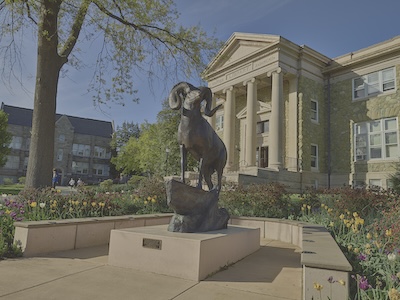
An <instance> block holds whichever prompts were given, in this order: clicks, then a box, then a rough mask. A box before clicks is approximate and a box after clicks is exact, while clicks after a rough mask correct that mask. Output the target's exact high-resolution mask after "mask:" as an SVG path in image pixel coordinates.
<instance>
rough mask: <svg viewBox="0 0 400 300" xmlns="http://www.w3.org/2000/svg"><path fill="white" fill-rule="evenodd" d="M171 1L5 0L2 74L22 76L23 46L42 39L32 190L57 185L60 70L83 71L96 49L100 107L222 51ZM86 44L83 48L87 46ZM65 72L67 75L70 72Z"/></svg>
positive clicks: (187, 73) (1, 4)
mask: <svg viewBox="0 0 400 300" xmlns="http://www.w3.org/2000/svg"><path fill="white" fill-rule="evenodd" d="M178 18H179V13H178V12H177V10H176V6H175V4H174V2H173V1H171V0H121V1H115V0H0V58H3V64H1V65H0V74H2V78H3V81H6V82H7V81H9V80H11V79H12V78H13V77H17V79H19V78H18V75H15V74H19V73H20V72H23V65H22V62H21V61H20V60H19V59H20V56H21V51H20V50H21V47H23V43H22V42H19V41H20V40H21V38H22V37H24V36H25V35H26V33H27V32H29V31H27V28H33V31H34V33H35V34H36V37H37V47H38V49H37V53H38V56H37V70H36V86H35V96H34V113H33V119H32V136H31V143H30V152H29V163H28V170H27V176H26V185H25V186H26V187H42V186H46V185H47V186H48V185H50V183H51V170H52V168H53V161H51V160H49V159H48V158H49V157H53V156H54V131H55V111H56V99H57V86H58V81H59V76H60V72H61V70H62V68H63V67H64V66H65V65H66V64H68V65H69V66H72V67H81V66H84V65H85V63H86V61H85V60H84V58H83V56H82V55H81V54H83V52H84V51H83V50H82V51H80V50H81V49H83V48H79V47H78V46H77V45H78V44H79V45H81V46H83V45H93V46H94V48H95V49H96V50H97V54H94V55H93V53H91V57H96V62H95V64H96V68H95V72H94V76H93V80H92V83H91V86H90V89H91V91H92V92H93V99H94V101H95V103H104V102H107V101H110V100H111V101H115V102H119V103H123V102H124V100H125V99H127V98H129V97H131V98H132V99H133V100H137V99H136V98H135V92H136V88H135V85H134V82H133V81H134V78H135V75H136V74H138V73H141V74H144V75H145V76H146V77H148V78H149V80H150V81H151V80H160V81H161V82H163V83H168V84H169V82H168V81H174V82H176V81H178V80H179V81H181V80H182V79H185V78H190V77H191V76H192V75H198V74H200V72H201V71H202V70H203V69H204V67H205V65H206V63H207V62H209V61H210V59H211V57H214V56H215V54H216V51H217V50H218V49H219V47H220V45H221V44H220V42H219V41H218V40H217V39H215V38H214V37H210V36H208V35H207V34H206V33H205V32H204V31H203V30H202V29H201V28H200V27H199V26H194V27H189V28H184V27H182V26H179V25H178ZM85 41H86V43H82V42H85ZM64 70H65V69H64Z"/></svg>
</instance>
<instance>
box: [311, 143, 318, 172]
mask: <svg viewBox="0 0 400 300" xmlns="http://www.w3.org/2000/svg"><path fill="white" fill-rule="evenodd" d="M311 169H314V170H316V169H318V145H311Z"/></svg>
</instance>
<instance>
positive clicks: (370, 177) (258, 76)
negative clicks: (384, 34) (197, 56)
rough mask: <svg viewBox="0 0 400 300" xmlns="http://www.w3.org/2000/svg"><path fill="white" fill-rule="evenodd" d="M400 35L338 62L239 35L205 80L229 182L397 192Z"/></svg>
mask: <svg viewBox="0 0 400 300" xmlns="http://www.w3.org/2000/svg"><path fill="white" fill-rule="evenodd" d="M399 69H400V37H395V38H393V39H391V40H389V41H385V42H382V43H380V44H377V45H373V46H370V47H368V48H365V49H361V50H359V51H355V52H352V53H349V54H345V55H343V56H340V57H337V58H329V57H327V56H325V55H323V54H321V53H319V52H317V51H315V50H313V49H311V48H309V47H307V46H305V45H302V46H300V45H297V44H295V43H292V42H291V41H289V40H287V39H285V38H283V37H281V36H276V35H266V34H249V33H234V34H233V35H232V36H231V37H230V38H229V40H228V41H227V42H226V43H225V45H224V46H223V48H222V49H221V50H220V51H219V53H218V54H217V56H216V57H215V58H214V59H213V60H212V61H211V62H210V64H209V65H208V66H207V68H206V70H205V71H204V73H203V77H204V78H205V80H206V81H207V82H208V86H209V87H210V88H211V90H212V91H213V94H214V100H215V104H216V105H218V104H220V103H223V106H222V108H221V109H220V110H219V111H218V112H217V113H216V114H215V115H214V117H213V118H211V119H210V120H209V121H210V123H211V124H212V125H213V126H214V128H215V129H216V131H217V133H218V134H219V135H220V136H221V137H222V139H223V141H224V142H225V145H226V147H227V151H228V162H227V166H226V171H225V175H226V178H227V180H233V181H238V182H240V183H248V182H271V181H278V182H281V183H283V184H286V185H287V186H288V188H289V189H291V190H292V191H301V190H304V189H305V188H306V187H309V186H314V187H334V186H343V185H374V186H382V187H385V188H386V187H388V177H389V175H390V174H392V173H393V172H394V167H395V165H396V163H397V162H398V159H399V142H398V140H399V137H398V132H399V123H398V117H399V115H400V104H399V100H400V94H399V92H398V90H397V86H398V85H399V83H398V77H400V76H398V75H399Z"/></svg>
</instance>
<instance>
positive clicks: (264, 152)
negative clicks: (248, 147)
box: [257, 147, 268, 168]
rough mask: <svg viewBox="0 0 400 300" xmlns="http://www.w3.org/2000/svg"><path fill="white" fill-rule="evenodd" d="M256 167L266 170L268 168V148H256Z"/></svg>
mask: <svg viewBox="0 0 400 300" xmlns="http://www.w3.org/2000/svg"><path fill="white" fill-rule="evenodd" d="M257 157H258V158H259V159H258V167H259V168H267V167H268V147H258V148H257Z"/></svg>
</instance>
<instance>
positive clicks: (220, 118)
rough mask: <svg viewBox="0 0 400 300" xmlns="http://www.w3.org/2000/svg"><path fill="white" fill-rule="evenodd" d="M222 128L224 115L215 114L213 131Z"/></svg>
mask: <svg viewBox="0 0 400 300" xmlns="http://www.w3.org/2000/svg"><path fill="white" fill-rule="evenodd" d="M222 129H224V115H217V116H216V117H215V131H220V130H222Z"/></svg>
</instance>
